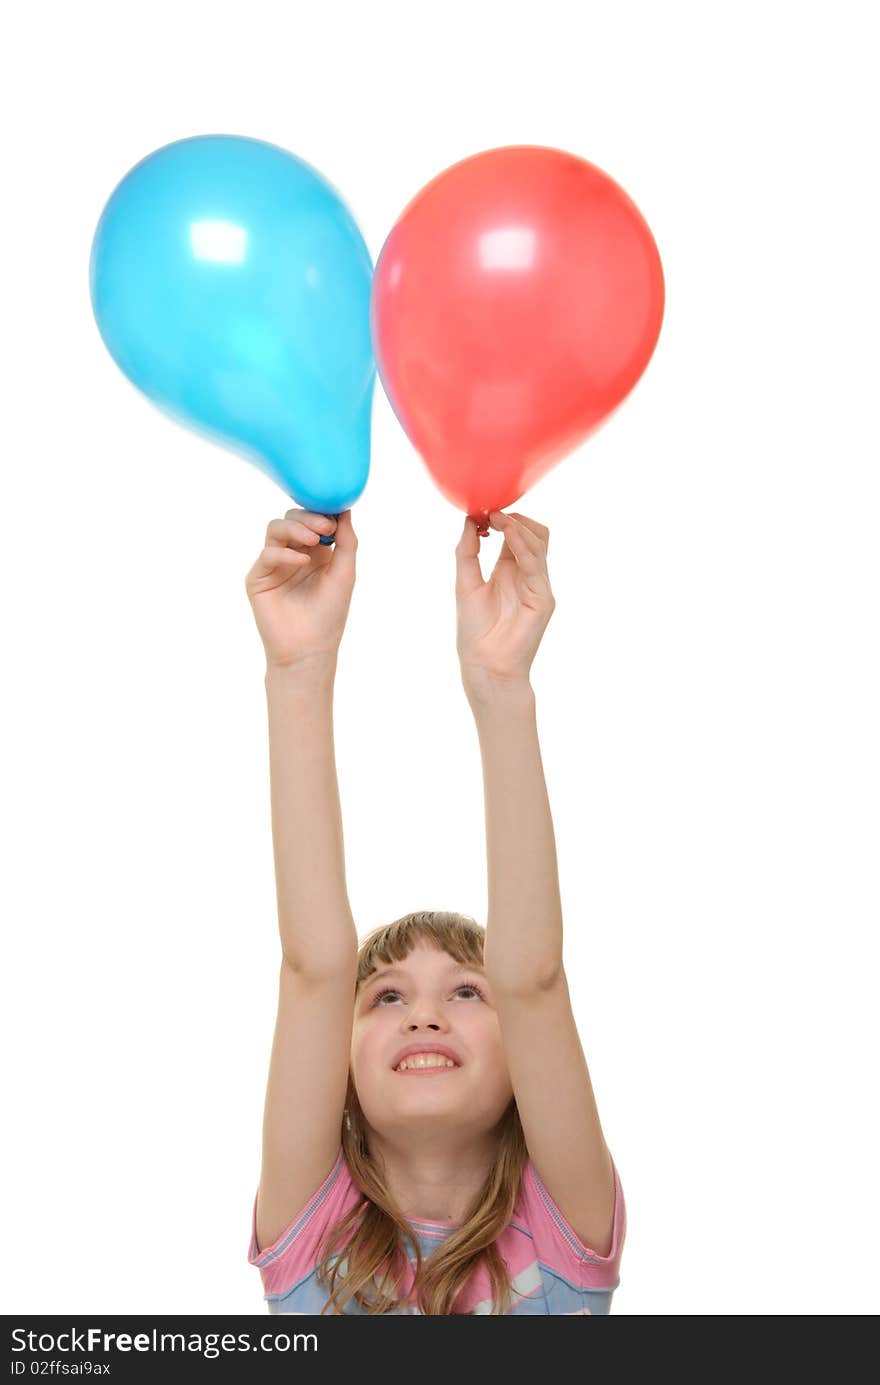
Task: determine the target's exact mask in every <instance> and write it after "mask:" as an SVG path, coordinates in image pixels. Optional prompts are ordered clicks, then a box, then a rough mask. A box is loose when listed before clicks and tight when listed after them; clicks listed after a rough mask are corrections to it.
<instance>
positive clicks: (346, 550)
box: [333, 510, 358, 574]
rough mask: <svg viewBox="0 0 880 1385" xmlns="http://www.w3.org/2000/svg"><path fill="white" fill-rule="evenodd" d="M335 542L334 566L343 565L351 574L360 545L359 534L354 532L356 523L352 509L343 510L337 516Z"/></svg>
mask: <svg viewBox="0 0 880 1385" xmlns="http://www.w3.org/2000/svg"><path fill="white" fill-rule="evenodd" d="M333 543H334V545H335V548H336V554H335V556H334V559H333V566H334V567H337V566H339V567H342V568H344V569H345V570H346V572H348V573H349V574H350V573H351V572H352V571H353V569H354V564H355V555H356V553H357V546H358V539H357V534H356V533H355V532H354V525H353V524H352V522H351V510H343V511H342V512H341V513H340V514H338V515H337V516H336V528H335V529H334V531H333Z"/></svg>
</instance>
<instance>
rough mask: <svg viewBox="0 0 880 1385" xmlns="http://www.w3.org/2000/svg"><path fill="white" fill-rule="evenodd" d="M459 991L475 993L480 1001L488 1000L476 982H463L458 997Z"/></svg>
mask: <svg viewBox="0 0 880 1385" xmlns="http://www.w3.org/2000/svg"><path fill="white" fill-rule="evenodd" d="M459 991H475V992H476V994H477V995H478V996H479V997H480V1000H485V999H486V997H485V996H484V995H483V992H482V991H481V990H480V988H479V986H478V985H477V984H476V982H474V981H463V982H462V984H461V985H460V986H459V988H458V991H456V993H455V994H456V995H458V992H459Z"/></svg>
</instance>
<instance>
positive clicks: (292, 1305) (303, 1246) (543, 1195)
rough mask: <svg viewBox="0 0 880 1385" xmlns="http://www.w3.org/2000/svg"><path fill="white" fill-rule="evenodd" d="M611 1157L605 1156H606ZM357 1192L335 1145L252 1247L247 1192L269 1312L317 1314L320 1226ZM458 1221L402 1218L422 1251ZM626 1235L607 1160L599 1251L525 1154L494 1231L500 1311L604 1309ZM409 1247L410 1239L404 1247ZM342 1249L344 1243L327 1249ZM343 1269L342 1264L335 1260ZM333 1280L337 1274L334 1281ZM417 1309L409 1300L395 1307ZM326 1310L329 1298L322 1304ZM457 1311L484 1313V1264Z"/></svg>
mask: <svg viewBox="0 0 880 1385" xmlns="http://www.w3.org/2000/svg"><path fill="white" fill-rule="evenodd" d="M612 1163H613V1161H612ZM361 1198H362V1194H361V1192H360V1190H359V1189H358V1188H357V1187H356V1186H355V1184H354V1183H353V1181H352V1178H351V1174H350V1173H349V1170H348V1165H347V1164H346V1162H345V1158H344V1155H343V1151H342V1147H341V1146H340V1148H339V1153H338V1155H337V1157H336V1162H335V1164H334V1165H333V1168H332V1169H331V1170H330V1172H329V1174H328V1175H327V1177H326V1178H325V1180H324V1182H323V1183H322V1184H321V1186H320V1188H318V1190H317V1192H315V1193H314V1194H313V1196H312V1197H311V1198H310V1199H309V1201H308V1202H307V1203H306V1205H305V1207H303V1208H302V1210H301V1211H300V1212H299V1213H298V1215H297V1216H295V1217H294V1218H293V1220H292V1221H291V1223H290V1225H289V1226H288V1227H287V1229H286V1230H285V1231H282V1233H281V1235H280V1236H279V1237H278V1238H277V1240H275V1241H274V1242H273V1243H272V1245H270V1246H266V1247H265V1249H263V1250H258V1249H257V1233H256V1215H257V1200H256V1197H255V1198H254V1209H253V1216H252V1223H251V1226H252V1229H251V1243H250V1251H249V1253H248V1263H249V1264H251V1265H256V1266H257V1268H258V1269H259V1271H260V1276H261V1278H262V1281H263V1289H264V1295H263V1297H264V1298H265V1300H266V1302H267V1304H268V1307H269V1312H270V1313H297V1314H308V1315H317V1314H319V1313H320V1312H321V1310H322V1308H323V1307H324V1305H325V1304H326V1302H327V1298H328V1293H327V1290H326V1288H325V1287H322V1285H320V1284H319V1283H318V1282H317V1269H318V1264H319V1247H320V1242H321V1239H322V1237H323V1236H324V1235H325V1233H326V1231H327V1230H328V1228H329V1227H330V1226H331V1225H333V1224H334V1223H335V1222H337V1221H339V1219H340V1218H341V1217H343V1216H345V1214H346V1213H347V1212H349V1211H350V1210H351V1208H352V1207H354V1206H355V1205H356V1204H357V1203H359V1202H360V1201H361ZM459 1225H460V1223H458V1222H452V1221H419V1220H413V1219H410V1226H411V1227H412V1231H413V1235H414V1236H415V1237H416V1238H417V1239H418V1242H419V1248H420V1250H421V1252H422V1256H423V1257H425V1258H427V1256H429V1255H430V1254H431V1252H432V1251H433V1250H436V1248H437V1246H438V1245H440V1244H441V1242H442V1241H443V1240H444V1239H445V1237H447V1236H448V1235H449V1234H450V1232H451V1231H453V1230H455V1229H456V1227H457V1226H459ZM625 1235H626V1209H625V1205H624V1200H623V1190H622V1188H621V1186H620V1178H619V1176H618V1173H617V1168H616V1167H615V1168H614V1226H613V1234H612V1242H611V1249H610V1250H609V1252H608V1254H607V1255H597V1253H596V1252H595V1251H594V1250H591V1249H590V1247H589V1246H586V1245H584V1244H583V1242H582V1241H581V1240H580V1239H579V1238H578V1237H577V1236H576V1235H575V1233H574V1231H573V1230H572V1228H571V1227H570V1226H569V1224H568V1222H567V1221H566V1220H565V1218H564V1217H563V1215H562V1213H561V1212H560V1210H559V1208H558V1207H557V1206H556V1204H555V1203H554V1201H553V1199H552V1198H551V1197H550V1194H549V1193H548V1192H547V1189H546V1188H545V1187H544V1185H543V1184H542V1182H541V1180H540V1179H539V1177H538V1175H537V1173H536V1171H535V1169H534V1167H533V1165H532V1162H531V1160H529V1161H528V1162H527V1164H526V1167H525V1170H524V1173H523V1179H522V1184H521V1186H520V1191H519V1196H518V1198H517V1202H516V1206H515V1208H514V1212H513V1216H512V1217H511V1220H510V1222H509V1223H508V1225H507V1226H506V1227H505V1229H504V1230H503V1231H502V1232H501V1234H500V1236H499V1237H498V1242H497V1244H498V1248H499V1250H500V1251H501V1254H502V1256H503V1258H504V1260H505V1261H506V1263H507V1268H508V1273H509V1275H510V1279H511V1287H510V1293H509V1295H508V1299H507V1303H506V1305H505V1308H504V1312H505V1313H509V1314H514V1313H549V1314H554V1315H560V1314H563V1315H569V1314H587V1315H595V1314H606V1313H608V1312H609V1311H610V1308H611V1296H612V1294H613V1293H614V1290H615V1289H616V1288H617V1285H618V1282H619V1269H620V1257H621V1253H622V1251H623V1242H624V1237H625ZM408 1249H409V1250H410V1251H411V1250H412V1248H411V1247H409V1248H408ZM336 1255H339V1256H341V1257H344V1247H342V1248H341V1249H340V1248H338V1247H337V1248H336V1249H335V1250H334V1256H336ZM414 1259H415V1257H414V1254H410V1271H409V1277H408V1280H407V1283H406V1285H405V1286H404V1288H405V1293H406V1296H407V1297H408V1296H409V1294H410V1291H411V1289H412V1283H413V1268H412V1266H413V1263H414ZM341 1269H342V1272H343V1273H344V1270H345V1266H344V1264H343V1265H342V1266H341ZM337 1282H338V1281H337ZM344 1311H345V1312H346V1313H353V1314H360V1313H365V1312H366V1309H363V1308H360V1307H359V1306H358V1304H357V1303H355V1301H354V1300H353V1299H349V1300H348V1301H347V1302H346V1304H345V1309H344ZM399 1311H400V1312H402V1313H419V1311H420V1310H419V1309H418V1308H417V1307H414V1306H407V1307H404V1308H402V1309H400V1310H399ZM327 1312H328V1314H329V1315H332V1313H333V1312H334V1309H333V1308H332V1306H331V1307H330V1308H328V1310H327ZM453 1312H454V1313H456V1314H458V1313H491V1312H492V1286H491V1281H490V1279H489V1275H488V1271H487V1270H486V1269H485V1267H484V1266H483V1265H480V1266H479V1267H478V1269H477V1270H476V1271H475V1273H474V1274H473V1275H472V1276H471V1280H470V1283H469V1284H468V1285H466V1286H465V1288H464V1289H463V1290H462V1291H461V1293H460V1294H459V1296H458V1298H457V1299H456V1302H455V1304H454V1306H453Z"/></svg>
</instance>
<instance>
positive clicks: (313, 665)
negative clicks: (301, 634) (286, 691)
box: [266, 654, 336, 687]
mask: <svg viewBox="0 0 880 1385" xmlns="http://www.w3.org/2000/svg"><path fill="white" fill-rule="evenodd" d="M335 677H336V655H335V654H333V655H330V654H320V655H318V654H315V655H308V656H306V657H304V658H302V659H295V660H291V661H289V662H285V663H276V662H275V661H274V660H271V659H267V661H266V686H267V687H269V686H274V687H288V686H292V687H299V686H309V687H312V686H313V687H323V686H328V685H329V686H331V687H332V685H333V682H334V679H335Z"/></svg>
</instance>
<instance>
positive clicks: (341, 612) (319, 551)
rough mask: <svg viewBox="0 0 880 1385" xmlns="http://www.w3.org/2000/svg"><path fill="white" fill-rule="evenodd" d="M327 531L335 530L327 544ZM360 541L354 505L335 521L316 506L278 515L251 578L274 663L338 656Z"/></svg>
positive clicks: (262, 631)
mask: <svg viewBox="0 0 880 1385" xmlns="http://www.w3.org/2000/svg"><path fill="white" fill-rule="evenodd" d="M321 534H333V535H334V538H335V543H334V544H326V545H325V544H322V543H321V541H320V536H321ZM357 543H358V541H357V536H356V534H355V532H354V528H353V527H352V522H351V511H350V510H344V511H343V512H342V514H341V515H340V516H339V518H338V519H337V520H335V521H334V520H333V518H332V517H328V516H327V515H320V514H315V513H314V512H313V511H311V510H288V511H287V513H286V515H285V516H284V518H283V519H273V520H272V522H271V524H270V525H269V527H268V529H267V530H266V546H265V548H264V549H263V551H262V553H261V554H260V556H259V558H258V559H257V561H256V562H255V563H254V565H253V567H252V568H251V570H250V572H249V573H248V575H247V577H246V579H245V589H246V591H247V594H248V599H249V600H250V603H251V606H252V608H253V612H254V619H255V620H256V622H257V629H258V630H259V632H260V638H261V639H262V641H263V647H264V649H265V651H266V661H267V663H268V664H270V665H272V666H273V667H276V668H287V667H295V666H298V665H303V666H306V665H308V664H311V663H315V662H319V663H320V662H322V661H327V662H334V661H335V659H336V656H337V654H338V652H339V642H340V640H341V639H342V632H343V630H344V629H345V622H346V618H347V616H348V608H349V605H350V604H351V594H352V591H353V590H354V579H355V555H356V552H357Z"/></svg>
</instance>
